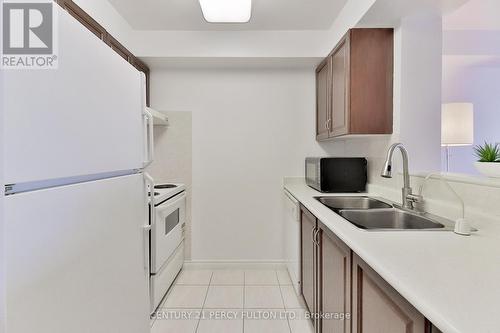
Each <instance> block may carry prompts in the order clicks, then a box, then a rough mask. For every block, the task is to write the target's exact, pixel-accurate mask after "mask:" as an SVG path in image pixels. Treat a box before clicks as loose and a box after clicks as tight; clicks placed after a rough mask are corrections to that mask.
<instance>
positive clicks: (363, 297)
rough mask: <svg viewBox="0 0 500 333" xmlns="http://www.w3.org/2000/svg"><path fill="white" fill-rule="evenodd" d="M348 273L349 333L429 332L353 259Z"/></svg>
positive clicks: (389, 289)
mask: <svg viewBox="0 0 500 333" xmlns="http://www.w3.org/2000/svg"><path fill="white" fill-rule="evenodd" d="M352 271H353V280H352V281H353V284H352V285H353V288H352V291H353V293H352V310H353V326H352V328H353V329H352V331H353V332H356V333H426V332H429V331H428V329H429V328H428V327H427V323H426V320H425V317H424V316H423V315H422V314H421V313H420V312H418V311H417V309H415V308H414V307H413V306H412V305H411V304H410V303H408V301H406V300H405V299H404V298H403V297H401V295H399V294H398V293H397V292H396V291H395V290H394V288H392V287H391V286H390V285H389V284H388V283H387V282H385V280H383V279H382V278H381V277H380V276H379V275H378V274H377V273H376V272H375V271H374V270H373V269H371V268H370V267H369V266H368V265H367V264H366V263H365V262H364V261H363V260H361V258H359V257H358V256H357V255H354V256H353V269H352ZM426 327H427V329H426Z"/></svg>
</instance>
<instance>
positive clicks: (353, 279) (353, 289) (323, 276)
mask: <svg viewBox="0 0 500 333" xmlns="http://www.w3.org/2000/svg"><path fill="white" fill-rule="evenodd" d="M300 246H301V278H302V285H301V291H302V296H303V298H304V301H305V303H306V305H307V307H308V309H309V311H310V312H311V313H312V314H313V316H312V317H313V318H312V321H313V324H314V329H315V333H351V332H352V333H431V332H439V331H437V330H435V329H433V328H432V325H431V324H430V323H429V322H428V321H427V320H426V319H425V317H424V316H423V315H422V314H421V313H420V312H419V311H418V310H417V309H415V308H414V307H413V306H412V305H411V304H410V303H409V302H408V301H407V300H405V299H404V298H403V297H402V296H401V295H399V294H398V293H397V291H396V290H395V289H394V288H393V287H391V286H390V285H389V284H388V283H387V282H386V281H385V280H384V279H383V278H382V277H380V276H379V275H378V274H377V273H376V272H375V271H374V270H373V269H372V268H370V267H369V266H368V265H367V264H366V263H365V262H364V261H363V260H362V259H361V258H360V257H359V256H358V255H356V254H355V253H354V252H353V251H352V250H351V249H350V248H349V247H348V246H347V245H346V244H345V243H344V242H343V241H342V240H341V239H340V238H338V237H337V236H336V235H335V234H334V233H333V232H332V231H331V230H330V229H329V228H327V227H326V226H325V225H324V224H323V223H322V222H321V221H319V220H317V219H316V217H315V216H314V215H313V214H312V213H311V212H309V211H308V210H307V209H306V208H305V207H304V206H301V244H300Z"/></svg>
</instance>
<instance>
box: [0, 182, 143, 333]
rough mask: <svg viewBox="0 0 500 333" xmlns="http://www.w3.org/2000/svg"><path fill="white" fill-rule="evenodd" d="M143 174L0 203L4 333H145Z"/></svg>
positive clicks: (21, 194) (7, 199)
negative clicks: (1, 214)
mask: <svg viewBox="0 0 500 333" xmlns="http://www.w3.org/2000/svg"><path fill="white" fill-rule="evenodd" d="M146 200H147V194H146V189H145V183H144V180H143V176H142V174H135V175H131V176H124V177H116V178H111V179H106V180H99V181H94V182H88V183H82V184H78V185H69V186H63V187H56V188H51V189H45V190H39V191H32V192H26V193H20V194H15V195H11V196H7V197H6V198H5V257H6V261H5V268H6V292H7V293H6V294H7V297H6V298H7V301H6V308H7V314H6V332H9V333H27V332H37V333H68V332H71V333H89V332H92V333H110V332H120V333H149V309H150V304H149V295H148V288H149V286H148V280H149V274H148V270H149V267H148V257H147V251H148V244H147V237H145V236H146V234H147V233H148V231H147V227H146V228H145V224H148V221H147V219H148V217H147V215H146V214H147V205H146Z"/></svg>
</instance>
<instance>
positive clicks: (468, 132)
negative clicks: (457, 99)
mask: <svg viewBox="0 0 500 333" xmlns="http://www.w3.org/2000/svg"><path fill="white" fill-rule="evenodd" d="M473 143H474V106H473V105H472V104H471V103H447V104H443V107H442V112H441V145H442V146H469V145H472V144H473Z"/></svg>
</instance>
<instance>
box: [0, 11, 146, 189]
mask: <svg viewBox="0 0 500 333" xmlns="http://www.w3.org/2000/svg"><path fill="white" fill-rule="evenodd" d="M56 7H57V13H58V19H59V26H58V29H56V30H57V31H58V45H59V47H58V50H59V52H58V59H59V60H58V61H59V67H58V68H57V69H47V70H10V71H5V73H4V77H5V84H4V89H5V91H4V98H5V99H4V101H3V103H4V110H5V111H4V126H3V130H4V135H3V138H4V147H5V155H4V160H5V161H7V163H6V164H5V179H4V180H5V183H6V184H15V183H23V182H33V181H41V180H49V179H60V178H68V177H74V176H82V175H95V174H101V173H107V172H113V171H122V170H131V169H139V168H142V166H143V163H144V161H145V160H147V159H148V157H147V156H146V155H147V154H146V152H145V151H144V150H145V149H144V140H145V139H146V138H147V135H146V133H144V128H145V126H144V120H145V119H144V118H143V109H144V108H143V103H144V101H143V92H142V84H141V75H140V73H139V71H137V70H136V69H135V68H134V67H132V65H131V64H129V63H128V62H126V61H125V60H124V59H122V58H121V57H120V56H119V55H118V54H116V53H115V52H113V51H112V50H111V49H110V47H109V46H107V45H106V44H105V43H103V42H102V41H101V40H99V39H98V38H97V37H96V36H95V35H94V34H92V33H91V32H89V31H88V30H87V29H85V28H84V27H83V26H82V25H81V24H80V23H79V22H77V21H76V19H74V18H73V17H71V16H70V15H69V14H68V13H67V12H65V11H64V10H62V9H61V8H59V6H56Z"/></svg>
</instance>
